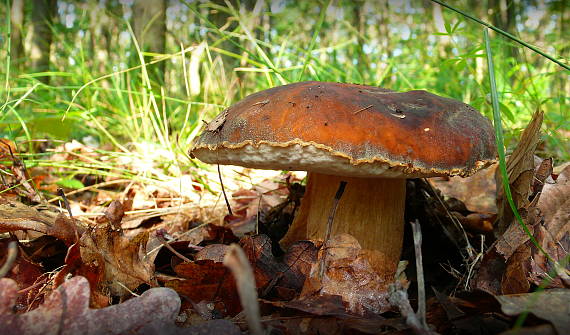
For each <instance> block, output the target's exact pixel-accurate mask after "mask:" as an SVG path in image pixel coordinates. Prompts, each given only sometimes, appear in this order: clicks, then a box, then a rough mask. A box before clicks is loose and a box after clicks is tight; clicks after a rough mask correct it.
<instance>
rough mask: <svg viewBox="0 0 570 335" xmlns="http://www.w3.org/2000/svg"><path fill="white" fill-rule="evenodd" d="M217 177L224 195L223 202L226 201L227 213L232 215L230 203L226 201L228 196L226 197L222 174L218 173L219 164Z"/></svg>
mask: <svg viewBox="0 0 570 335" xmlns="http://www.w3.org/2000/svg"><path fill="white" fill-rule="evenodd" d="M218 177H219V178H220V185H222V193H223V194H224V200H226V206H228V213H230V215H234V213H233V212H232V206H230V201H229V200H228V196H227V195H226V189H225V188H224V181H223V180H222V172H221V171H220V164H218Z"/></svg>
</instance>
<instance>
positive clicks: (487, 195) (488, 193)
mask: <svg viewBox="0 0 570 335" xmlns="http://www.w3.org/2000/svg"><path fill="white" fill-rule="evenodd" d="M497 166H498V164H493V165H491V166H489V167H488V168H487V169H485V170H483V171H479V172H478V173H476V174H474V175H473V176H471V177H468V178H463V177H448V178H441V177H440V178H429V179H428V182H429V183H430V184H432V185H434V186H435V187H436V188H438V189H439V190H440V191H441V193H443V194H444V195H445V196H446V198H456V199H458V200H460V201H461V202H462V203H464V204H465V206H466V207H467V209H468V210H470V211H472V212H479V213H497V205H496V198H497V197H496V186H495V170H496V169H497Z"/></svg>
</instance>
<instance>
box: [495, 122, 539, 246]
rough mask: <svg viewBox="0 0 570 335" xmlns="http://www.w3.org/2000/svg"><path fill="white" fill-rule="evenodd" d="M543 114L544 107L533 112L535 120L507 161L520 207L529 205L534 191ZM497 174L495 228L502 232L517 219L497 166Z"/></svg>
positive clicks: (510, 178)
mask: <svg viewBox="0 0 570 335" xmlns="http://www.w3.org/2000/svg"><path fill="white" fill-rule="evenodd" d="M543 117H544V112H542V111H537V112H536V113H534V115H533V117H532V120H531V121H530V123H529V124H528V126H527V127H526V128H525V130H524V131H523V133H522V135H521V138H520V141H519V144H518V145H517V147H516V148H515V150H514V151H513V153H512V154H511V156H510V157H509V159H508V160H507V163H506V165H507V166H506V168H507V175H508V177H509V185H510V188H511V193H512V196H513V201H514V203H515V205H516V207H517V209H519V208H526V207H527V206H528V204H529V196H530V195H531V193H532V190H531V186H532V184H533V182H534V175H535V167H536V165H537V164H536V163H535V156H534V152H535V150H536V146H537V145H538V141H539V139H540V126H541V125H542V119H543ZM496 178H497V207H498V210H499V211H498V223H497V227H496V228H497V234H498V235H499V236H500V235H502V234H503V233H504V232H505V231H506V230H507V228H508V227H509V226H511V225H512V223H514V221H515V220H514V214H513V212H512V210H511V208H510V206H509V203H508V201H507V198H506V197H505V195H504V192H503V184H502V181H501V175H500V173H499V170H498V169H497V174H496Z"/></svg>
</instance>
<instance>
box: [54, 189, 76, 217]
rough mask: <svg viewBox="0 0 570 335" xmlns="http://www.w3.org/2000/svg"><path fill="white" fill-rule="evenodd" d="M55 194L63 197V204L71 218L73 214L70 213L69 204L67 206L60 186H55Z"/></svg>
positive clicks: (67, 202)
mask: <svg viewBox="0 0 570 335" xmlns="http://www.w3.org/2000/svg"><path fill="white" fill-rule="evenodd" d="M57 194H58V195H59V196H60V197H61V198H62V199H63V205H64V206H65V209H66V210H67V213H69V217H70V218H72V219H73V215H72V214H71V206H69V201H68V200H67V197H66V196H65V192H63V189H62V188H61V187H58V188H57Z"/></svg>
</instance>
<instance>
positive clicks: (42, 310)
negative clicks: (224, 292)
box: [0, 277, 240, 335]
mask: <svg viewBox="0 0 570 335" xmlns="http://www.w3.org/2000/svg"><path fill="white" fill-rule="evenodd" d="M17 290H18V287H17V284H16V283H15V282H14V281H13V280H11V279H1V280H0V324H2V325H3V329H2V332H3V334H5V335H12V334H14V335H16V334H18V335H19V334H26V335H35V334H38V335H40V334H41V335H52V334H53V335H67V334H87V335H97V334H109V335H112V334H139V335H143V334H144V335H146V334H148V335H150V334H159V333H160V334H172V335H178V334H180V335H182V334H214V333H215V332H214V331H216V332H217V333H224V334H240V331H239V328H237V327H236V326H235V325H233V324H232V323H231V322H229V321H227V320H212V321H209V322H206V323H204V324H201V325H197V326H193V327H189V328H179V327H177V326H176V325H175V323H174V322H175V319H176V316H177V314H178V310H179V308H180V298H179V297H178V295H177V294H176V292H174V291H173V290H171V289H168V288H163V287H161V288H153V289H150V290H147V291H146V292H144V293H143V294H142V295H141V296H140V297H135V298H132V299H130V300H128V301H126V302H123V303H121V304H118V305H114V306H110V307H106V308H101V309H89V284H88V282H87V280H86V279H85V278H83V277H74V278H71V279H70V280H68V281H66V282H65V283H63V284H62V285H61V286H60V287H59V288H58V289H57V290H55V291H53V292H52V293H51V294H50V296H49V297H47V299H46V300H45V302H44V303H43V304H42V305H41V306H40V307H38V308H37V309H35V310H33V311H30V312H27V313H25V314H16V313H14V312H13V305H14V302H15V299H16V296H17Z"/></svg>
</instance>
